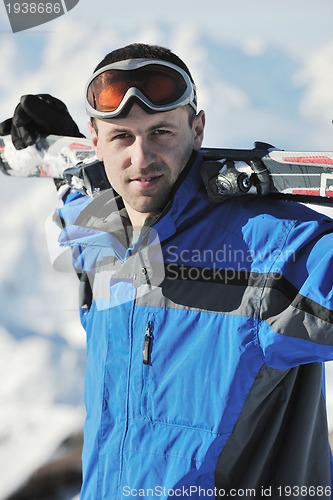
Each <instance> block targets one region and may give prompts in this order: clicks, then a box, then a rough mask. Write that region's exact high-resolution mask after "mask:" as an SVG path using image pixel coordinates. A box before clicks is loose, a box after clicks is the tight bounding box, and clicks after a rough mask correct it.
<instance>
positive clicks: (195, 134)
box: [91, 104, 205, 225]
mask: <svg viewBox="0 0 333 500" xmlns="http://www.w3.org/2000/svg"><path fill="white" fill-rule="evenodd" d="M204 121H205V119H204V114H203V112H201V113H199V114H198V115H197V116H196V118H195V119H194V122H193V125H192V126H190V125H189V121H188V112H187V110H186V109H185V108H184V107H181V108H177V109H174V110H172V111H167V112H164V113H155V114H147V113H146V112H145V111H144V110H143V109H142V108H140V106H138V105H137V104H134V105H133V106H132V108H131V110H130V112H129V114H128V115H127V116H126V117H125V118H114V119H108V120H97V127H98V133H97V134H96V132H95V130H94V129H91V132H92V139H93V143H94V146H95V149H96V153H97V156H98V158H99V160H101V161H103V162H104V166H105V170H106V173H107V176H108V179H109V181H110V183H111V185H112V187H113V188H114V189H115V190H116V191H117V193H119V194H120V196H121V197H122V198H123V201H124V204H125V207H126V209H127V212H128V215H129V217H130V219H131V221H132V224H133V225H142V224H143V223H144V220H145V219H146V217H147V216H149V215H153V214H156V213H158V212H159V211H160V210H161V209H163V207H164V206H165V205H166V203H167V201H168V199H169V197H170V193H171V190H172V187H173V185H174V184H175V182H176V180H177V178H178V176H179V174H180V172H181V171H182V170H183V168H184V167H185V165H186V163H187V161H188V160H189V158H190V155H191V153H192V151H193V149H195V150H198V149H200V146H201V143H202V139H203V128H204Z"/></svg>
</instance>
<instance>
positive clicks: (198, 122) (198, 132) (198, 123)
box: [193, 111, 206, 151]
mask: <svg viewBox="0 0 333 500" xmlns="http://www.w3.org/2000/svg"><path fill="white" fill-rule="evenodd" d="M205 123H206V116H205V112H204V111H200V112H199V113H198V114H197V116H196V117H195V118H194V121H193V133H194V145H193V149H194V150H195V151H199V149H200V148H201V144H202V141H203V138H204V129H205Z"/></svg>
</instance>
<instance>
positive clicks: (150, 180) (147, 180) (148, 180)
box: [131, 175, 162, 188]
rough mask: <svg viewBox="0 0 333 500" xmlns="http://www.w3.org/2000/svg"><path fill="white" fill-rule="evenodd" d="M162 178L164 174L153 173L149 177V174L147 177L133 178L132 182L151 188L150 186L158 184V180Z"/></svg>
mask: <svg viewBox="0 0 333 500" xmlns="http://www.w3.org/2000/svg"><path fill="white" fill-rule="evenodd" d="M161 178H162V175H152V176H150V177H148V176H147V177H137V178H135V179H132V180H131V182H132V183H134V184H135V185H137V186H140V187H142V188H149V187H153V186H155V185H156V184H158V182H159V181H160V179H161Z"/></svg>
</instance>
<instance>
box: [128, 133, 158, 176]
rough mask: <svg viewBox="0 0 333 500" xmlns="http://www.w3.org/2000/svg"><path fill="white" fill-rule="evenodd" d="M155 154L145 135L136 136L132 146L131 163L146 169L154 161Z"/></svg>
mask: <svg viewBox="0 0 333 500" xmlns="http://www.w3.org/2000/svg"><path fill="white" fill-rule="evenodd" d="M154 160H155V154H154V151H153V149H152V147H151V145H149V144H148V141H147V140H145V139H144V138H143V137H136V138H135V141H134V142H133V144H132V146H131V163H132V165H133V166H134V167H136V168H139V169H144V168H146V167H148V166H149V165H151V164H152V163H154Z"/></svg>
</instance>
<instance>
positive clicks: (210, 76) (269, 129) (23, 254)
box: [0, 0, 333, 500]
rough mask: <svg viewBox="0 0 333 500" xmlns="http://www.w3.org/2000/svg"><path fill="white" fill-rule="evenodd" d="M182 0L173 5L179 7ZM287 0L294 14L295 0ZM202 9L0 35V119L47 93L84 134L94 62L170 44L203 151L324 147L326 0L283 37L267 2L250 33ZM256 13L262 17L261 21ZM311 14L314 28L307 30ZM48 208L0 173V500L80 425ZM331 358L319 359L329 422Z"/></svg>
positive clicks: (41, 190)
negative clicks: (124, 49)
mask: <svg viewBox="0 0 333 500" xmlns="http://www.w3.org/2000/svg"><path fill="white" fill-rule="evenodd" d="M304 1H305V0H302V5H303V3H304ZM104 3H105V9H107V8H108V5H109V0H107V2H106V0H101V7H102V5H104ZM185 3H186V2H184V4H183V3H182V4H181V5H180V4H179V2H177V9H184V5H185ZM282 3H283V4H284V8H285V9H288V8H290V9H291V7H290V6H289V7H288V5H290V2H286V1H285V0H284V2H282ZM297 3H298V4H299V0H295V4H297ZM208 4H209V5H210V6H211V7H212V8H211V9H210V10H209V12H208V13H207V16H208V17H207V19H209V22H210V23H213V22H215V25H214V26H215V30H214V31H215V35H214V36H213V30H212V29H208V28H207V25H205V27H204V26H203V25H204V22H205V16H203V17H202V19H201V25H200V26H199V24H198V22H197V23H196V24H195V23H191V22H190V21H191V19H193V17H191V16H192V13H191V12H186V16H188V17H186V16H185V15H184V16H178V17H177V22H174V23H170V18H169V17H168V15H170V14H168V13H166V17H165V19H166V21H165V24H162V23H161V22H154V23H152V22H151V21H150V20H148V18H147V19H146V20H145V19H142V16H141V17H140V19H139V18H138V19H137V23H136V25H135V26H133V25H132V24H131V23H129V21H128V23H125V20H124V23H123V24H121V25H120V23H117V22H112V23H110V22H108V19H105V20H104V19H101V18H102V17H103V16H101V12H99V19H97V20H96V17H94V16H93V13H91V10H90V11H89V17H88V15H87V14H86V13H82V14H80V15H81V16H82V17H80V18H79V19H78V17H77V16H79V13H80V12H81V11H80V9H82V11H83V10H84V9H86V8H88V7H89V6H88V5H86V1H85V0H81V1H80V3H79V5H78V6H77V7H76V8H75V9H73V10H72V11H71V13H70V14H69V15H67V16H64V17H62V18H60V19H58V20H56V21H54V24H53V25H52V26H53V31H52V30H51V29H50V30H45V31H38V30H37V31H36V30H32V31H30V33H27V34H21V35H17V36H13V35H10V34H7V35H6V34H4V32H2V34H1V36H0V51H1V56H2V64H1V69H0V71H1V78H0V99H1V116H0V121H1V120H3V119H5V118H7V117H9V116H11V115H12V112H13V109H14V108H15V106H16V104H17V102H18V99H19V97H20V96H21V95H22V94H25V93H39V92H47V93H51V94H53V95H55V96H57V97H58V98H60V99H62V100H63V101H64V102H66V104H67V105H68V107H69V109H70V112H71V114H72V115H73V116H74V117H75V119H76V121H77V122H78V124H79V126H80V129H81V131H82V132H83V133H85V134H87V133H88V130H87V127H86V117H85V113H84V109H83V104H82V92H83V86H84V82H85V80H86V79H87V77H88V76H89V74H90V72H91V70H92V68H93V67H94V66H95V64H96V63H97V62H98V61H99V60H100V59H101V58H102V57H103V56H104V54H105V53H106V52H108V51H109V50H111V49H112V48H114V47H117V46H121V45H125V44H127V43H131V42H133V41H145V42H147V43H160V44H162V45H166V46H169V47H170V48H172V49H173V50H174V51H175V52H177V53H179V55H180V56H181V57H183V58H184V59H185V60H186V61H187V62H188V64H189V67H190V68H191V70H192V73H193V76H194V79H195V80H196V82H197V86H198V89H199V106H200V107H201V108H204V109H205V110H206V114H207V131H206V138H205V143H204V145H205V146H207V147H235V148H236V147H245V148H247V147H252V143H253V142H254V141H255V140H262V141H266V142H269V143H273V144H275V145H276V146H278V147H282V148H284V149H299V150H302V149H303V150H306V149H308V150H331V146H332V127H331V118H332V116H331V112H332V84H331V83H332V81H333V80H332V78H333V65H332V64H331V61H332V37H331V35H330V31H331V26H330V21H329V19H330V17H329V15H328V14H327V15H325V12H326V11H325V9H328V10H329V9H331V4H330V3H328V2H326V1H325V2H324V0H323V5H322V8H323V9H324V10H323V12H322V13H321V14H320V13H318V12H319V10H320V9H316V10H315V12H314V11H311V5H312V3H311V2H307V8H306V9H304V10H303V12H304V15H305V14H306V18H304V19H303V22H302V23H299V24H301V26H300V25H299V24H294V25H293V24H292V23H291V26H292V29H293V31H291V30H290V31H288V33H287V32H286V36H282V35H280V37H277V36H276V32H277V28H278V25H276V26H275V29H274V24H273V25H272V23H273V20H272V10H270V12H269V13H268V12H266V11H265V8H266V7H265V5H266V4H267V2H263V1H261V0H257V1H256V4H257V5H259V4H260V5H261V8H260V9H256V8H255V6H254V5H253V4H252V2H251V10H253V12H256V16H257V21H258V23H257V25H256V29H255V30H253V27H252V23H250V24H251V27H250V28H248V27H247V25H248V24H249V23H248V22H247V19H248V17H247V14H246V12H242V15H238V14H237V12H240V11H241V9H239V5H238V4H239V0H237V1H235V2H233V5H234V7H233V6H231V5H230V6H229V10H227V11H226V12H225V14H224V17H223V16H217V15H215V16H213V15H212V14H213V13H214V14H215V11H214V5H215V10H216V4H214V2H210V1H208V2H207V5H208ZM168 5H169V2H168ZM236 7H237V9H236ZM243 7H244V2H243V4H242V8H243ZM115 8H117V6H115ZM161 8H162V7H161ZM248 8H250V7H248ZM235 9H236V10H235ZM238 9H239V10H238ZM269 9H273V6H271V5H270V7H269ZM274 9H275V11H274V12H275V14H276V15H277V16H278V12H277V7H276V6H275V7H274ZM139 10H140V9H139ZM152 10H153V7H152ZM187 10H188V11H192V9H187ZM234 11H235V12H234ZM317 11H318V12H317ZM149 12H152V11H150V10H149ZM139 14H140V13H139V12H138V16H139ZM208 14H209V15H208ZM260 15H263V16H265V15H266V18H265V17H263V19H264V20H265V21H266V22H263V23H261V26H260V24H259V19H260ZM4 16H5V15H4ZM4 16H3V17H1V16H0V17H1V19H2V21H0V23H2V26H3V23H4V21H3V20H4V19H5V17H4ZM199 16H200V14H198V13H197V19H199V18H200V17H199ZM233 16H234V17H233ZM237 16H238V17H237ZM294 16H295V14H294ZM316 16H317V17H316ZM318 16H319V17H320V16H321V20H322V24H321V25H320V28H318V31H317V33H316V32H315V26H316V25H317V26H318V23H317V24H316V22H315V20H316V19H317V20H318ZM106 17H107V16H106ZM214 17H215V18H216V19H215V20H214ZM115 18H117V16H115V17H114V19H115ZM180 19H181V20H182V22H180ZM279 19H280V20H281V17H280V18H279ZM167 20H168V21H167ZM186 20H187V22H186ZM268 20H269V22H267V21H268ZM236 21H237V22H236ZM306 22H308V24H307V26H308V29H306ZM168 23H170V24H168ZM49 26H50V27H51V24H50V25H49ZM102 27H103V29H102ZM309 27H310V28H309ZM201 28H202V29H201ZM325 30H326V31H325ZM254 32H255V36H254ZM303 32H305V34H306V36H305V35H304V33H303ZM60 33H61V35H60ZM325 33H326V34H325ZM97 34H98V36H97ZM302 36H303V38H302ZM280 41H281V43H279V42H280ZM311 43H312V45H311ZM83 62H84V63H83ZM59 75H61V77H60V76H59ZM81 84H82V85H81ZM57 204H58V200H57V197H56V192H55V188H54V186H53V182H52V181H51V180H48V179H20V178H10V177H6V176H4V175H2V174H1V173H0V213H1V217H0V234H1V245H0V262H1V267H0V304H1V309H0V380H1V383H0V468H1V477H0V500H2V499H3V500H5V499H6V498H7V497H8V495H9V494H10V493H11V492H13V491H14V490H15V489H17V488H18V487H19V486H20V485H22V484H23V483H24V482H25V481H26V480H27V479H28V478H29V476H30V475H31V473H32V472H33V471H34V470H35V469H36V468H38V467H39V466H40V465H41V464H43V463H44V462H45V461H46V460H48V459H49V458H50V457H52V455H53V454H54V453H55V451H56V449H57V448H58V446H59V444H60V443H61V442H62V441H63V440H64V439H65V438H66V437H67V436H68V435H70V434H71V433H76V432H77V431H78V430H79V429H81V428H82V425H83V421H84V407H83V377H84V365H85V334H84V332H83V330H82V328H81V326H80V324H79V320H78V313H77V301H78V299H77V296H78V291H77V288H78V287H77V278H76V276H75V275H74V274H73V273H60V272H56V271H55V270H54V269H53V268H52V265H51V258H50V255H49V249H48V246H47V243H46V236H45V222H46V220H47V218H48V217H49V215H50V214H51V213H52V211H53V210H54V208H55V207H56V206H57ZM332 366H333V365H332V364H329V365H328V367H327V373H328V391H327V392H328V397H327V400H328V409H329V425H330V429H333V391H332V389H331V388H332V385H333V367H332Z"/></svg>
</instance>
